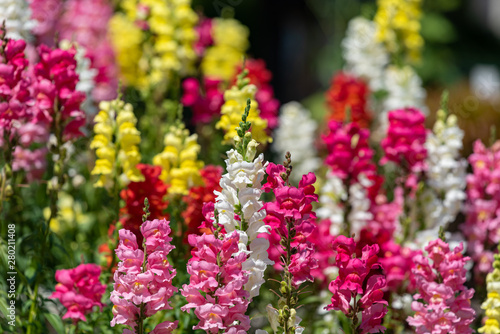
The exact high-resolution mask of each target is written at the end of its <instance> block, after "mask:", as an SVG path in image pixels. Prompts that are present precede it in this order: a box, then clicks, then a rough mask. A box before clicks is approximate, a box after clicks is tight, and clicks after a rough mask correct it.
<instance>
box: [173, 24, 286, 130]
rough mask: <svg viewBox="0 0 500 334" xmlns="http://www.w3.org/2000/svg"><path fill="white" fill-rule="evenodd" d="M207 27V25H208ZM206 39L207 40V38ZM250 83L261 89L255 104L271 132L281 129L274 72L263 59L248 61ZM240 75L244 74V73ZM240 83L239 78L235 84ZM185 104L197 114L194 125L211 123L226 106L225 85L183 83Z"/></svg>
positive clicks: (217, 82)
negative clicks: (275, 93) (273, 83)
mask: <svg viewBox="0 0 500 334" xmlns="http://www.w3.org/2000/svg"><path fill="white" fill-rule="evenodd" d="M204 24H205V25H207V23H204ZM205 38H206V36H205ZM245 68H246V69H247V70H248V76H247V77H248V78H249V79H250V83H251V84H253V85H255V86H256V87H257V92H256V93H255V100H256V101H257V104H258V105H259V110H260V117H262V118H263V119H265V120H267V127H268V129H271V130H272V129H274V128H275V127H277V126H278V111H279V107H280V104H279V102H278V100H277V99H276V98H274V90H273V88H272V86H271V84H270V81H271V77H272V75H271V72H270V71H269V70H268V69H267V68H266V64H265V62H264V61H263V60H262V59H248V60H247V61H246V62H245ZM236 73H240V69H238V71H237V72H236ZM232 82H233V83H234V82H236V78H234V79H233V80H232ZM182 88H183V95H182V98H181V102H182V104H184V105H185V106H188V107H190V108H191V109H192V110H193V122H194V123H195V124H199V123H209V122H211V121H212V120H213V119H214V118H215V117H217V116H219V115H220V109H221V107H222V105H223V104H224V82H223V81H222V80H220V79H216V78H210V77H203V79H202V81H201V82H200V81H199V80H198V79H196V78H187V79H186V80H184V82H183V83H182Z"/></svg>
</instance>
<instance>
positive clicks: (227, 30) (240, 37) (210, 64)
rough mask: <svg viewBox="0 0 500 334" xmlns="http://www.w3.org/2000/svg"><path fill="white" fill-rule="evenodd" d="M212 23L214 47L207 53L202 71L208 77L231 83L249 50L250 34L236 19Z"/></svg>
mask: <svg viewBox="0 0 500 334" xmlns="http://www.w3.org/2000/svg"><path fill="white" fill-rule="evenodd" d="M212 22H213V23H212V24H213V26H212V35H213V40H214V45H213V46H211V47H210V48H208V49H207V50H206V51H205V56H204V57H203V60H202V63H201V69H202V71H203V75H204V76H206V77H210V78H217V79H221V80H225V81H229V80H231V79H232V78H234V76H235V74H236V69H237V66H238V64H240V63H241V61H242V60H243V56H244V55H245V52H246V50H247V49H248V46H249V42H248V35H249V34H250V33H249V30H248V28H247V27H245V26H244V25H242V24H241V23H240V22H239V21H237V20H235V19H222V18H216V19H214V20H213V21H212Z"/></svg>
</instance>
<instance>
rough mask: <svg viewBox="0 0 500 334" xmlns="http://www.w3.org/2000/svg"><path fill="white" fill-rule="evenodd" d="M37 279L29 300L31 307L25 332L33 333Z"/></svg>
mask: <svg viewBox="0 0 500 334" xmlns="http://www.w3.org/2000/svg"><path fill="white" fill-rule="evenodd" d="M38 286H39V285H38V279H37V281H36V283H35V291H34V293H33V295H34V297H33V298H32V302H31V307H30V315H29V319H28V331H27V334H32V333H34V327H35V326H34V324H35V323H34V320H35V317H36V306H37V304H36V301H37V299H38Z"/></svg>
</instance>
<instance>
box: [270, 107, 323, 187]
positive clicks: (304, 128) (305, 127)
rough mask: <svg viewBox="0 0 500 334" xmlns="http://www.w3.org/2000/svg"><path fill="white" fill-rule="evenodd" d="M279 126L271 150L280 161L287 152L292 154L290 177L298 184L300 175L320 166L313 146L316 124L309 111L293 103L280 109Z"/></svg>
mask: <svg viewBox="0 0 500 334" xmlns="http://www.w3.org/2000/svg"><path fill="white" fill-rule="evenodd" d="M279 124H280V125H279V127H278V128H277V129H276V130H275V132H274V142H273V146H272V149H273V151H274V152H276V153H277V155H278V156H279V157H280V158H281V159H283V157H284V156H285V154H286V152H288V151H289V152H290V153H291V154H292V158H293V161H294V164H293V170H294V173H292V174H291V175H290V177H291V179H292V180H293V181H294V182H296V183H298V182H299V181H300V179H301V177H302V175H304V174H307V173H309V172H314V171H316V170H317V169H318V168H319V166H320V164H321V160H320V159H319V158H318V156H317V150H316V147H315V146H314V140H315V138H316V136H315V132H316V129H317V128H318V124H317V123H316V121H314V120H313V119H312V118H311V114H310V112H309V110H307V109H305V108H304V107H303V106H302V105H301V104H300V103H299V102H295V101H293V102H289V103H286V104H284V105H283V106H282V107H281V111H280V118H279Z"/></svg>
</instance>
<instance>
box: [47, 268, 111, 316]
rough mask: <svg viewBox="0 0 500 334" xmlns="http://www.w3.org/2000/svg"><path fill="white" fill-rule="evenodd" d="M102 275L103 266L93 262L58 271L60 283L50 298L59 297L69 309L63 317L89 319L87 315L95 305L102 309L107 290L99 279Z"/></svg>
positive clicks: (57, 275)
mask: <svg viewBox="0 0 500 334" xmlns="http://www.w3.org/2000/svg"><path fill="white" fill-rule="evenodd" d="M100 275H101V267H99V266H98V265H96V264H93V263H89V264H80V265H79V266H78V267H76V268H73V269H62V270H57V271H56V281H57V282H58V284H57V285H56V291H54V292H53V293H52V295H50V297H49V298H50V299H59V301H60V302H61V304H63V305H64V307H66V308H67V309H68V311H67V312H66V314H65V315H64V316H63V317H62V318H63V319H67V318H71V319H73V320H74V321H80V320H82V321H87V318H86V317H85V315H86V314H88V313H90V312H92V309H93V308H94V306H98V307H99V309H101V310H102V307H103V303H101V299H102V295H103V294H104V292H105V291H106V285H104V284H101V282H100V281H99V276H100Z"/></svg>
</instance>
